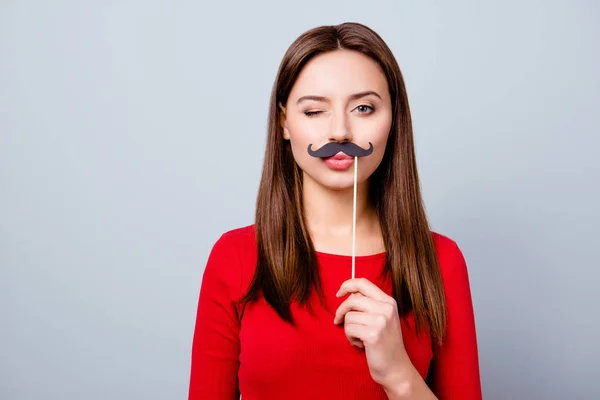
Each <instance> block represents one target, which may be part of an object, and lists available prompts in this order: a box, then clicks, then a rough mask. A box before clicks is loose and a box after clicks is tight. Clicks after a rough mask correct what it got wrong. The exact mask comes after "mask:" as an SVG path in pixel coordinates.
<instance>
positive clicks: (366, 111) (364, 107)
mask: <svg viewBox="0 0 600 400" xmlns="http://www.w3.org/2000/svg"><path fill="white" fill-rule="evenodd" d="M355 110H357V111H358V113H359V114H371V113H372V112H373V111H375V109H374V108H373V107H371V106H367V105H366V104H361V105H360V106H358V107H356V108H355Z"/></svg>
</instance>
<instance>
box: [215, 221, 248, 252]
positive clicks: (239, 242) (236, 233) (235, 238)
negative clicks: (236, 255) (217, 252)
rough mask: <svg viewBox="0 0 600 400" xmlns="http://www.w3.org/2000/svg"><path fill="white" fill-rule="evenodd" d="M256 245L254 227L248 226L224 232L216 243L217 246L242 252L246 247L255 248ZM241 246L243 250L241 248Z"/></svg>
mask: <svg viewBox="0 0 600 400" xmlns="http://www.w3.org/2000/svg"><path fill="white" fill-rule="evenodd" d="M255 243H256V238H255V231H254V225H247V226H243V227H240V228H235V229H231V230H228V231H226V232H224V233H223V234H222V235H221V237H219V239H218V240H217V242H216V243H215V246H219V247H227V248H231V249H233V250H236V251H240V250H242V249H244V248H246V247H249V246H250V247H253V246H254V245H255ZM240 246H241V247H242V248H240Z"/></svg>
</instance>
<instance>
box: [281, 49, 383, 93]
mask: <svg viewBox="0 0 600 400" xmlns="http://www.w3.org/2000/svg"><path fill="white" fill-rule="evenodd" d="M367 90H374V91H376V92H378V93H379V94H380V95H381V96H382V97H384V96H386V97H387V96H389V93H388V85H387V80H386V78H385V75H384V73H383V70H382V69H381V67H380V66H379V64H377V62H376V61H374V60H373V59H371V58H370V57H367V56H365V55H364V54H361V53H359V52H357V51H352V50H336V51H331V52H328V53H323V54H319V55H317V56H315V57H313V58H312V59H311V60H310V61H309V62H308V63H306V65H305V66H304V68H303V69H302V70H301V71H300V74H299V75H298V78H297V79H296V82H295V83H294V86H293V87H292V91H291V92H290V96H289V99H290V100H293V99H297V98H298V97H301V96H305V95H318V96H327V97H330V98H338V97H346V96H349V95H351V94H354V93H359V92H363V91H367Z"/></svg>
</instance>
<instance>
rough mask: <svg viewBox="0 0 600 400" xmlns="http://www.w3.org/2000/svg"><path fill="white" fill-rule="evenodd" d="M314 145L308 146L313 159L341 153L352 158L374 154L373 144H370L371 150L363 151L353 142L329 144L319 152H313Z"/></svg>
mask: <svg viewBox="0 0 600 400" xmlns="http://www.w3.org/2000/svg"><path fill="white" fill-rule="evenodd" d="M311 147H312V143H311V144H309V145H308V154H310V155H311V156H313V157H319V158H326V157H331V156H334V155H336V154H337V153H339V152H340V151H341V152H343V153H345V154H347V155H349V156H350V157H364V156H368V155H369V154H371V153H372V152H373V143H371V142H369V148H368V149H363V148H362V147H360V146H359V145H357V144H355V143H352V142H342V143H339V142H329V143H327V144H325V145H323V146H321V148H320V149H318V150H313V149H312V148H311Z"/></svg>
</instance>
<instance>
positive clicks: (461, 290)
mask: <svg viewBox="0 0 600 400" xmlns="http://www.w3.org/2000/svg"><path fill="white" fill-rule="evenodd" d="M441 262H442V260H440V265H442V264H441ZM446 262H447V269H446V270H444V268H443V267H442V279H443V281H444V290H445V292H446V306H447V317H448V319H447V330H446V336H445V338H444V342H443V343H442V345H441V346H440V347H438V349H437V352H436V355H435V358H434V362H433V379H432V381H433V390H434V393H435V394H436V396H437V397H438V399H440V400H454V399H460V400H481V398H482V394H481V381H480V376H479V360H478V351H477V335H476V332H475V316H474V314H473V303H472V299H471V289H470V286H469V276H468V272H467V265H466V262H465V259H464V256H463V254H462V252H461V251H460V249H459V248H458V246H457V245H456V243H454V242H452V248H451V249H450V252H449V254H448V260H447V261H446Z"/></svg>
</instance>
